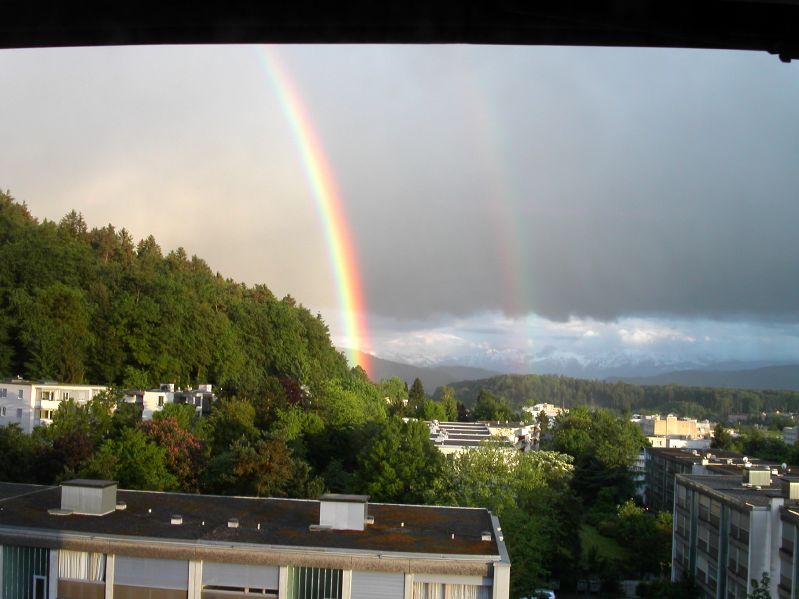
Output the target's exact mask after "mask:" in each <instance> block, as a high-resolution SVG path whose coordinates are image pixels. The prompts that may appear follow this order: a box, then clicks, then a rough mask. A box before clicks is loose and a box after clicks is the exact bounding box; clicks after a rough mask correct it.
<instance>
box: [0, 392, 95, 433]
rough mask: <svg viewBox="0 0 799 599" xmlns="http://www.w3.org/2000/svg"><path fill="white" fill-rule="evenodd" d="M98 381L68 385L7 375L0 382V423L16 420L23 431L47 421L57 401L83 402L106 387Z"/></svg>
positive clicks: (4, 423)
mask: <svg viewBox="0 0 799 599" xmlns="http://www.w3.org/2000/svg"><path fill="white" fill-rule="evenodd" d="M106 390H107V387H103V386H100V385H69V384H62V383H51V382H39V383H34V382H31V381H24V380H21V379H11V380H6V381H2V382H0V426H8V425H9V424H18V425H19V426H20V428H22V430H23V431H24V432H26V433H31V432H32V431H33V429H34V428H35V427H37V426H39V425H42V424H50V423H51V422H52V417H53V414H54V413H55V411H56V410H58V406H60V405H61V402H63V401H67V400H70V399H71V400H74V401H75V402H76V403H78V404H81V405H82V404H85V403H87V402H88V401H89V400H91V399H92V398H93V397H95V396H96V395H97V394H98V393H102V392H103V391H106Z"/></svg>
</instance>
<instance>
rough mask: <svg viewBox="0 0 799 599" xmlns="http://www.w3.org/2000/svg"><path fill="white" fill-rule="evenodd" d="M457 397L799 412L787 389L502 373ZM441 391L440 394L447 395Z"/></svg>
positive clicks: (463, 388) (516, 403) (644, 408)
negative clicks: (648, 383) (485, 394)
mask: <svg viewBox="0 0 799 599" xmlns="http://www.w3.org/2000/svg"><path fill="white" fill-rule="evenodd" d="M451 387H452V388H453V389H454V390H455V398H456V400H458V401H460V402H462V403H463V404H465V405H466V406H467V407H471V406H474V405H475V403H476V401H477V398H478V396H479V394H480V391H481V390H483V389H485V390H487V391H490V392H491V393H493V394H494V395H495V396H496V397H498V398H505V399H506V400H507V402H508V405H509V406H510V408H511V409H512V410H513V411H519V410H521V408H522V407H524V406H529V405H532V404H534V403H538V402H547V403H552V404H555V405H558V406H559V405H563V406H564V407H566V408H573V407H576V406H579V405H592V406H598V407H603V408H609V409H612V410H614V411H616V412H618V413H622V412H624V411H625V410H627V411H630V412H640V413H655V412H659V413H674V414H680V415H682V416H687V417H692V418H699V419H703V418H710V419H711V420H721V421H725V420H726V419H727V417H728V416H729V415H730V414H737V413H745V414H757V413H759V412H761V411H767V412H776V411H780V412H799V392H797V391H787V390H759V391H754V390H750V389H721V388H714V387H682V386H679V385H651V386H645V385H632V384H627V383H621V382H608V381H594V380H584V379H574V378H569V377H564V376H558V375H535V374H530V375H510V374H509V375H500V376H495V377H492V378H488V379H483V380H478V381H465V382H460V383H452V384H451ZM441 393H442V392H441V390H440V389H439V390H438V391H437V392H436V397H440V396H441Z"/></svg>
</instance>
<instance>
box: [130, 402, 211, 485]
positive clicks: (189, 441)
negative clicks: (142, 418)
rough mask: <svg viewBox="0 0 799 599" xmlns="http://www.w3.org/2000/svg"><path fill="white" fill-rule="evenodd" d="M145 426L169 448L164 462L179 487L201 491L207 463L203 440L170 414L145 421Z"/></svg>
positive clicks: (149, 434)
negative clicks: (202, 477)
mask: <svg viewBox="0 0 799 599" xmlns="http://www.w3.org/2000/svg"><path fill="white" fill-rule="evenodd" d="M141 428H142V430H143V431H144V434H145V435H147V438H148V439H149V440H150V441H151V442H152V443H154V444H156V445H158V446H159V447H162V448H163V449H165V450H166V454H165V456H164V463H165V465H166V468H167V470H169V472H170V473H171V474H172V475H173V476H174V477H175V479H176V480H177V485H178V488H179V489H180V490H181V491H186V492H190V493H196V492H198V491H199V482H198V479H199V474H200V472H201V471H202V470H203V468H204V467H205V464H204V459H203V458H204V455H203V444H202V442H201V441H200V440H199V439H198V438H197V437H195V436H194V435H193V434H192V433H191V432H189V431H188V430H187V429H185V428H183V427H181V426H180V424H179V423H178V420H177V418H174V417H170V416H167V417H162V418H158V419H155V418H153V419H152V420H148V421H146V422H143V423H142V425H141Z"/></svg>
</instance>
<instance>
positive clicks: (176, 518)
mask: <svg viewBox="0 0 799 599" xmlns="http://www.w3.org/2000/svg"><path fill="white" fill-rule="evenodd" d="M169 523H170V524H183V516H181V515H180V514H172V518H171V519H170V520H169Z"/></svg>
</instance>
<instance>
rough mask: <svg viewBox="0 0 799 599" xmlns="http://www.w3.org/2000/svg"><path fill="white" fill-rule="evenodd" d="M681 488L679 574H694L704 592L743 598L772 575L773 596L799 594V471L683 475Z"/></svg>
mask: <svg viewBox="0 0 799 599" xmlns="http://www.w3.org/2000/svg"><path fill="white" fill-rule="evenodd" d="M675 487H676V500H675V505H674V532H673V545H672V580H680V579H682V578H684V577H686V576H692V577H694V579H695V580H696V583H697V585H698V586H699V588H700V589H701V592H702V596H703V597H705V598H718V599H741V598H745V597H747V595H748V594H749V593H751V592H752V590H753V585H752V581H753V580H756V581H761V580H762V577H763V574H764V573H765V574H768V577H769V580H770V584H769V588H768V590H769V593H770V594H771V597H773V598H775V599H776V598H777V597H779V598H780V599H793V598H795V597H796V596H797V595H799V589H798V588H797V586H796V580H797V568H799V563H797V559H796V550H795V548H796V543H797V534H799V533H798V532H797V531H798V529H799V509H798V507H797V506H799V503H797V501H798V500H799V477H796V476H794V475H792V474H791V475H789V474H783V475H780V476H776V475H775V474H774V472H773V471H772V470H770V469H767V468H754V467H753V468H748V469H745V471H744V473H743V474H742V475H741V476H735V475H727V476H714V475H678V476H677V478H676V483H675Z"/></svg>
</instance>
